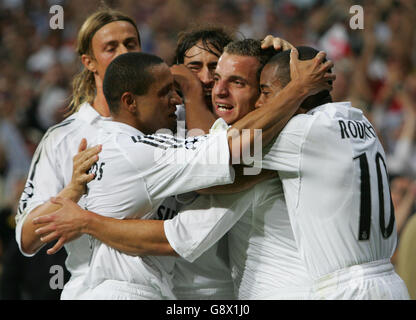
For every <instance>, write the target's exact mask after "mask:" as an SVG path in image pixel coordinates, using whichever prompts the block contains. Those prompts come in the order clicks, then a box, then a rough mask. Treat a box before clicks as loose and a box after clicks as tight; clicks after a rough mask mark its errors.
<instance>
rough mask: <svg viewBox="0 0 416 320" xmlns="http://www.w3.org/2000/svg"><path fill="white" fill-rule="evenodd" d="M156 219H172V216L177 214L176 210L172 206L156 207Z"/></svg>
mask: <svg viewBox="0 0 416 320" xmlns="http://www.w3.org/2000/svg"><path fill="white" fill-rule="evenodd" d="M156 214H157V219H158V220H169V219H172V218H173V217H174V216H176V215H177V212H176V211H175V210H173V209H172V208H169V207H167V206H164V205H161V206H159V208H157V213H156Z"/></svg>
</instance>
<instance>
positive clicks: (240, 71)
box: [215, 52, 260, 81]
mask: <svg viewBox="0 0 416 320" xmlns="http://www.w3.org/2000/svg"><path fill="white" fill-rule="evenodd" d="M259 67H260V62H259V61H258V60H257V58H255V57H249V56H240V55H235V54H229V53H227V52H224V53H223V54H222V55H221V57H220V59H219V60H218V64H217V68H216V70H215V73H216V74H217V75H218V76H220V77H221V78H229V77H236V76H237V77H241V78H244V79H246V80H247V81H257V71H258V69H259Z"/></svg>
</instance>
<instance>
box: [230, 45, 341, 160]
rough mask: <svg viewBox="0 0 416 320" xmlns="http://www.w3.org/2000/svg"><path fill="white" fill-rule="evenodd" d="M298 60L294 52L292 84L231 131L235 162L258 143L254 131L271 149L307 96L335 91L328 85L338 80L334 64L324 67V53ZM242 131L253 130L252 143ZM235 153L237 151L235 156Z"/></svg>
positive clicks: (231, 149) (293, 50) (291, 58)
mask: <svg viewBox="0 0 416 320" xmlns="http://www.w3.org/2000/svg"><path fill="white" fill-rule="evenodd" d="M298 56H299V53H298V51H297V50H296V49H292V52H291V55H290V76H291V81H290V82H289V84H288V85H287V86H286V87H285V88H283V89H282V90H281V91H280V92H278V93H277V94H276V95H275V96H274V97H272V98H271V99H270V100H269V101H268V102H267V104H264V105H263V106H262V107H261V108H258V109H256V110H254V111H252V112H250V113H248V114H247V115H246V116H244V117H243V118H242V119H240V120H238V121H237V122H236V123H234V124H233V126H232V127H231V128H230V129H229V130H228V132H229V134H228V141H229V146H230V154H231V155H232V159H233V160H235V161H238V159H239V158H240V157H241V154H243V150H244V149H245V148H246V149H247V150H253V146H254V143H255V140H256V139H255V134H254V129H262V132H261V138H262V146H263V147H264V146H266V145H268V144H269V143H270V142H271V140H272V139H273V138H274V137H275V136H276V135H278V134H279V133H280V131H282V129H283V128H284V126H285V125H286V123H287V122H288V121H289V119H290V118H291V117H292V116H293V115H294V114H295V112H296V110H297V109H298V108H299V106H300V105H301V103H302V102H303V101H304V100H305V99H306V98H307V97H308V96H311V95H314V94H316V93H318V92H320V91H323V90H331V89H332V86H331V85H330V84H329V81H333V80H335V75H334V74H332V73H329V72H328V71H329V70H330V69H331V68H332V67H333V63H332V62H331V61H327V62H325V63H323V60H324V59H325V57H326V54H325V53H324V52H320V53H318V54H317V55H316V57H315V58H314V59H311V60H305V61H300V60H299V59H298ZM243 129H250V131H251V134H250V138H249V139H241V137H242V136H243V135H242V130H243ZM233 145H234V147H233ZM235 146H237V147H235ZM233 149H235V150H236V151H234V152H233Z"/></svg>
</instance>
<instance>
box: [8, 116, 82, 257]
mask: <svg viewBox="0 0 416 320" xmlns="http://www.w3.org/2000/svg"><path fill="white" fill-rule="evenodd" d="M73 121H74V119H68V120H66V121H63V122H61V123H60V124H58V125H56V126H54V127H51V128H50V129H49V130H48V131H47V132H46V133H45V135H44V137H43V139H42V141H41V142H40V144H39V145H38V147H37V149H36V151H35V154H34V156H33V159H32V163H31V165H30V169H29V174H28V177H27V181H26V185H25V189H24V191H23V193H22V195H21V198H20V201H19V207H18V210H17V214H16V232H15V235H16V241H17V243H18V245H19V248H20V250H21V232H22V227H23V224H24V221H25V219H26V217H27V215H28V214H29V213H30V212H31V211H32V210H33V209H35V208H36V207H38V206H39V205H41V204H43V203H45V202H46V201H48V200H49V199H50V198H51V197H53V196H56V194H58V193H59V191H61V190H62V189H63V188H64V187H65V185H64V177H63V175H62V171H63V170H62V168H61V164H62V163H61V161H59V159H58V153H57V149H56V147H57V145H58V144H59V143H60V139H61V137H62V135H61V134H57V132H58V131H62V130H74V129H75V128H74V127H73V126H71V123H72V122H73ZM21 252H22V253H23V254H24V255H26V256H33V255H34V254H32V255H28V254H26V253H24V252H23V251H22V250H21Z"/></svg>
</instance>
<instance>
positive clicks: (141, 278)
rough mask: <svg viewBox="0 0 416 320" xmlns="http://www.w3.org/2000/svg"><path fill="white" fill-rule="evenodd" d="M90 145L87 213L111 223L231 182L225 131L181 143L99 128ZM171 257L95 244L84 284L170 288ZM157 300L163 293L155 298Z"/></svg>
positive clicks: (110, 125) (115, 125) (114, 126)
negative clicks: (92, 159) (93, 157)
mask: <svg viewBox="0 0 416 320" xmlns="http://www.w3.org/2000/svg"><path fill="white" fill-rule="evenodd" d="M92 144H93V145H95V144H102V145H103V149H102V152H101V153H100V159H99V160H98V162H97V163H96V164H95V165H94V166H93V168H92V172H95V173H96V177H95V179H94V180H92V181H91V182H90V183H88V185H87V186H88V195H87V197H86V199H85V200H86V207H87V208H88V210H91V211H93V212H96V213H99V214H101V215H104V216H108V217H112V218H117V219H138V218H143V219H152V218H155V217H156V218H157V213H158V211H160V208H158V207H159V205H160V204H161V202H162V201H163V200H164V199H165V198H166V197H169V196H171V195H175V194H178V193H185V192H189V191H192V190H197V189H201V188H206V187H210V186H213V185H218V184H227V183H231V182H232V181H233V172H232V170H231V166H230V165H229V148H228V141H227V134H226V132H225V131H223V132H221V133H219V134H216V135H207V136H201V137H192V138H190V139H187V140H182V139H179V138H176V137H174V136H171V135H164V134H158V135H147V136H145V135H143V134H142V133H141V132H140V131H139V130H137V129H135V128H133V127H131V126H128V125H126V124H124V123H120V122H110V121H109V122H105V123H102V124H101V127H100V133H99V134H98V135H97V139H95V140H94V141H92ZM174 260H175V258H174V257H152V256H149V257H143V258H141V257H135V256H130V255H127V254H124V253H121V252H119V251H117V250H115V249H113V248H110V247H109V246H107V245H105V244H104V243H102V242H100V241H98V240H95V241H94V252H93V254H92V256H91V261H90V268H89V272H88V276H87V279H86V282H85V283H86V284H87V285H88V286H89V287H91V288H94V287H96V286H98V285H99V284H100V283H102V282H103V281H105V280H118V281H125V282H129V283H136V284H140V285H145V286H148V287H152V288H155V287H156V288H158V289H161V288H167V286H170V278H171V272H172V268H173V264H174ZM161 294H162V296H163V294H164V293H163V292H162V293H161Z"/></svg>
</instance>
